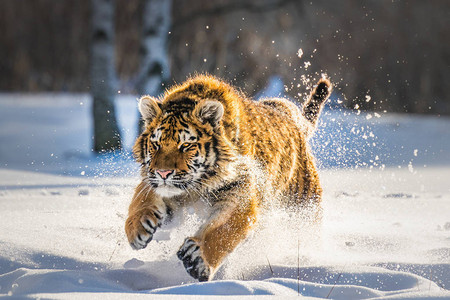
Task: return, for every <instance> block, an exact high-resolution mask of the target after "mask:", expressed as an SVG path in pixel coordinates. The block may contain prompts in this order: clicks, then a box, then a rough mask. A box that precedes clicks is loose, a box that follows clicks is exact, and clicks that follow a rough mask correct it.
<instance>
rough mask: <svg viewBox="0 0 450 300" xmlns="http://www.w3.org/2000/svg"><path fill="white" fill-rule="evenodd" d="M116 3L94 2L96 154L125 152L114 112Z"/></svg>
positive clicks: (92, 8) (92, 63)
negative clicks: (121, 149) (119, 150)
mask: <svg viewBox="0 0 450 300" xmlns="http://www.w3.org/2000/svg"><path fill="white" fill-rule="evenodd" d="M114 8H115V1H114V0H91V12H92V17H91V22H92V49H91V50H92V51H91V94H92V97H93V110H92V111H93V116H94V151H95V152H107V151H113V150H118V149H120V148H121V142H120V135H119V128H118V126H117V121H116V114H115V110H114V95H115V91H116V83H117V81H116V78H115V69H114Z"/></svg>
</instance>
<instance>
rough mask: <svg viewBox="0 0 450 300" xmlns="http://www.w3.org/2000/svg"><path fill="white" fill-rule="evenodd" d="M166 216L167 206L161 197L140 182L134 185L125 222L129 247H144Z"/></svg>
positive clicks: (136, 248)
mask: <svg viewBox="0 0 450 300" xmlns="http://www.w3.org/2000/svg"><path fill="white" fill-rule="evenodd" d="M166 216H167V206H166V204H165V203H164V201H163V200H162V198H161V197H159V196H158V195H156V194H155V192H154V191H153V190H152V189H151V188H150V187H149V186H148V185H147V184H145V183H144V182H141V183H140V184H139V185H138V186H137V187H136V190H135V192H134V196H133V199H132V200H131V204H130V207H129V209H128V219H127V220H126V222H125V232H126V234H127V237H128V241H129V242H130V245H131V247H132V248H133V249H135V250H139V249H144V248H145V247H146V246H147V244H148V243H149V242H150V241H151V240H152V239H153V234H154V233H155V231H156V228H158V227H160V226H161V224H162V222H163V220H164V219H165V217H166Z"/></svg>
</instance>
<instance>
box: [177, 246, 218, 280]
mask: <svg viewBox="0 0 450 300" xmlns="http://www.w3.org/2000/svg"><path fill="white" fill-rule="evenodd" d="M177 256H178V258H179V259H180V260H181V261H182V262H183V265H184V267H185V268H186V271H187V272H188V273H189V275H191V276H192V277H194V278H195V279H198V280H199V281H208V280H209V279H210V276H211V273H212V272H211V268H210V266H209V265H208V263H207V262H206V260H205V259H204V258H203V257H202V254H201V249H200V246H199V245H198V243H197V242H196V241H194V240H193V239H191V238H187V239H186V240H185V241H184V243H183V245H182V246H181V248H180V250H178V252H177Z"/></svg>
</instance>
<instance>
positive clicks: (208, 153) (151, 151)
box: [133, 97, 226, 197]
mask: <svg viewBox="0 0 450 300" xmlns="http://www.w3.org/2000/svg"><path fill="white" fill-rule="evenodd" d="M183 103H184V105H183V109H180V107H178V108H177V107H176V106H177V103H166V104H164V103H162V102H159V101H157V100H155V99H153V98H150V97H143V98H141V100H140V103H139V110H140V112H141V114H142V117H143V118H144V120H145V130H144V132H143V133H142V134H141V136H140V137H139V138H138V140H137V141H136V144H135V146H134V149H133V150H134V153H135V156H136V158H137V160H138V161H139V162H140V163H141V165H142V172H141V174H142V176H143V177H144V181H145V182H146V183H147V184H148V185H150V186H151V188H152V189H153V190H154V191H155V192H156V193H157V194H159V195H160V196H162V197H173V196H178V195H181V194H183V193H190V191H193V192H194V193H199V192H200V189H201V187H202V186H203V185H204V182H205V181H206V180H208V179H209V178H211V177H214V176H217V175H218V173H220V172H219V168H218V166H219V162H220V161H221V160H224V159H225V160H226V156H224V155H221V151H219V149H220V147H218V146H220V144H221V141H223V139H222V138H221V125H220V120H221V118H222V115H223V111H224V110H223V106H222V104H221V103H220V102H218V101H215V100H203V101H201V102H198V103H197V102H194V101H188V99H185V100H184V102H183ZM186 103H189V104H190V105H186ZM222 148H223V147H222ZM225 152H226V151H225Z"/></svg>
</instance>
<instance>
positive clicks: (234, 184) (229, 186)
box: [215, 180, 243, 193]
mask: <svg viewBox="0 0 450 300" xmlns="http://www.w3.org/2000/svg"><path fill="white" fill-rule="evenodd" d="M242 184H243V182H242V181H240V180H237V181H233V182H230V183H228V184H226V185H224V186H223V187H221V188H219V189H217V190H216V191H215V192H217V193H222V192H228V191H229V190H232V189H234V188H236V187H239V186H240V185H242Z"/></svg>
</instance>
